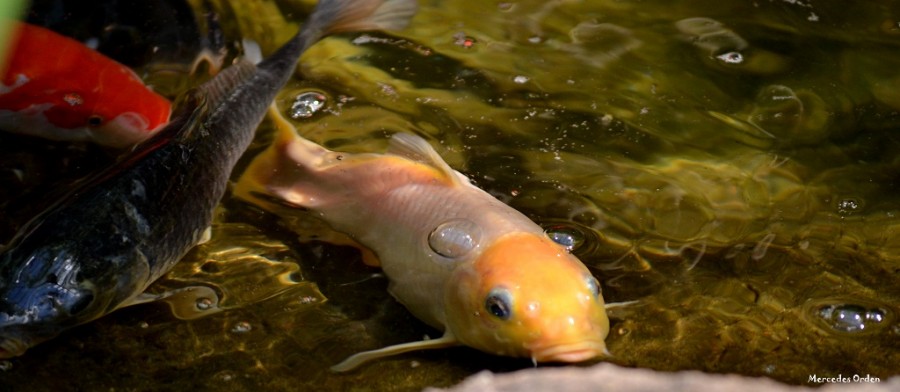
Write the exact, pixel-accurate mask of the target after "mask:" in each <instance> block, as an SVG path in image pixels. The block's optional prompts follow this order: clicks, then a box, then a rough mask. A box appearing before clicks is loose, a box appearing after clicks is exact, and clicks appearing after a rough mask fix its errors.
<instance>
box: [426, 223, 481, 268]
mask: <svg viewBox="0 0 900 392" xmlns="http://www.w3.org/2000/svg"><path fill="white" fill-rule="evenodd" d="M480 239H481V228H480V227H478V225H477V224H475V222H472V221H470V220H467V219H453V220H450V221H447V222H444V223H441V224H440V225H438V226H437V227H436V228H435V229H434V230H432V231H431V234H429V235H428V246H429V247H431V250H433V251H434V252H435V253H437V254H439V255H441V256H444V257H447V258H451V259H452V258H457V257H461V256H463V255H465V254H466V253H469V252H470V251H472V249H475V248H476V247H477V246H478V241H479V240H480Z"/></svg>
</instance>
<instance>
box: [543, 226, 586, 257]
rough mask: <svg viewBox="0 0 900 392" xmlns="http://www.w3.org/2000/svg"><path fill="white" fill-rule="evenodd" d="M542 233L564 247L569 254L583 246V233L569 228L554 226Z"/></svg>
mask: <svg viewBox="0 0 900 392" xmlns="http://www.w3.org/2000/svg"><path fill="white" fill-rule="evenodd" d="M544 232H545V233H547V237H550V239H551V240H553V242H555V243H557V244H560V245H562V246H564V247H565V248H566V250H568V251H570V252H571V251H573V250H575V249H578V248H580V247H581V246H582V245H584V241H585V239H584V233H582V232H581V231H580V230H578V229H576V228H574V227H571V226H565V225H554V226H550V227H548V228H547V229H546V230H544Z"/></svg>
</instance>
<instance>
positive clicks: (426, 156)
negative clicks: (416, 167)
mask: <svg viewBox="0 0 900 392" xmlns="http://www.w3.org/2000/svg"><path fill="white" fill-rule="evenodd" d="M387 153H388V154H392V155H397V156H401V157H404V158H407V159H410V160H412V161H415V162H419V163H422V164H425V165H428V166H431V167H433V168H435V169H437V171H439V172H440V173H441V174H443V175H444V176H445V177H446V178H447V180H448V181H450V182H451V183H453V184H455V185H464V183H463V181H464V179H465V177H463V176H462V175H461V174H459V173H457V172H456V170H453V168H451V167H450V165H448V164H447V162H444V159H443V158H441V156H440V155H439V154H438V153H437V151H435V150H434V148H433V147H431V145H430V144H428V142H426V141H425V139H422V138H421V137H419V136H418V135H414V134H411V133H395V134H394V135H392V136H391V140H390V143H389V144H388V149H387Z"/></svg>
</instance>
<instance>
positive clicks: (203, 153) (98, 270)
mask: <svg viewBox="0 0 900 392" xmlns="http://www.w3.org/2000/svg"><path fill="white" fill-rule="evenodd" d="M415 10H416V3H415V1H414V0H357V1H353V0H322V1H320V2H319V4H318V5H317V6H316V10H315V11H314V12H313V14H312V15H311V16H310V19H309V21H308V22H307V23H306V24H305V25H304V27H303V29H302V30H301V32H300V33H298V34H297V35H296V36H295V37H294V38H292V39H291V40H290V41H289V42H288V43H286V44H285V45H284V46H283V47H281V48H280V49H279V50H278V51H276V52H275V53H274V54H272V55H271V56H270V57H269V58H268V59H266V60H264V61H262V62H261V63H259V64H258V65H254V64H251V63H249V62H246V61H242V62H239V63H238V64H235V65H233V66H231V67H229V68H227V69H226V70H224V71H223V72H222V73H220V74H219V75H218V76H216V77H215V78H214V79H213V80H211V81H210V82H209V83H206V84H204V85H203V86H201V87H199V88H198V89H197V90H195V91H194V92H192V93H189V94H187V95H186V97H185V99H183V100H182V101H181V104H180V106H179V109H178V110H177V111H176V114H175V115H174V116H173V120H172V122H171V123H170V124H169V125H168V126H166V128H165V129H164V130H162V131H160V132H159V134H158V135H156V136H155V137H153V138H152V139H150V140H148V141H147V142H145V143H143V144H141V145H140V146H138V147H137V148H136V149H135V151H134V152H133V153H132V154H130V156H129V157H127V158H126V159H125V160H123V161H122V162H120V163H119V164H117V165H115V166H114V167H112V168H110V169H109V170H107V171H105V172H103V173H100V174H99V175H98V176H97V177H96V178H94V179H93V180H91V181H89V182H87V183H85V184H84V185H82V186H80V187H78V188H77V189H76V190H74V191H73V192H72V193H71V194H70V195H69V196H68V197H67V198H65V199H64V200H61V201H60V202H58V203H57V204H55V205H54V206H52V207H51V208H50V209H48V210H47V211H45V212H43V213H41V214H40V215H38V216H37V217H35V218H34V219H33V220H32V221H31V222H29V223H28V224H27V225H26V226H25V227H24V228H23V229H22V230H21V231H20V232H19V233H18V234H17V235H16V237H15V238H13V240H12V241H11V242H10V244H8V245H7V246H6V247H5V248H4V249H3V252H2V254H0V358H6V357H13V356H18V355H21V354H23V353H24V352H25V350H26V349H28V348H29V347H31V346H33V345H35V344H37V343H40V342H41V341H44V340H47V339H49V338H52V337H54V336H56V335H57V334H59V333H60V332H62V331H64V330H66V329H68V328H71V327H73V326H76V325H79V324H82V323H85V322H88V321H91V320H93V319H96V318H98V317H100V316H103V315H105V314H107V313H109V312H111V311H113V310H115V309H117V308H120V307H122V306H127V305H129V304H133V303H140V302H142V301H144V300H145V299H146V297H142V293H143V292H144V290H145V289H146V288H147V286H148V285H150V283H152V282H153V281H154V280H156V279H158V278H159V277H160V276H162V275H163V274H165V273H166V272H167V271H168V270H169V269H171V268H172V266H174V265H175V263H177V262H178V260H179V259H181V258H182V257H183V256H184V255H185V254H186V253H187V252H188V250H190V249H191V248H192V247H193V246H195V245H196V244H197V243H198V242H199V241H200V240H201V239H202V237H203V235H204V232H205V231H206V230H207V229H208V227H209V226H210V223H211V221H212V215H213V209H214V208H215V206H216V204H218V203H219V200H220V199H221V198H222V195H223V193H224V192H225V188H226V185H227V182H228V178H229V176H230V174H231V170H232V168H233V167H234V165H235V162H236V161H237V160H238V158H239V157H240V156H241V154H242V153H243V152H244V150H245V149H246V148H247V146H248V144H249V143H250V141H251V140H252V138H253V134H254V131H255V129H256V127H257V126H258V125H259V123H260V122H261V121H262V118H263V116H264V115H265V113H266V110H267V108H268V106H269V105H270V104H271V102H272V101H273V99H274V98H275V95H276V94H277V92H278V90H279V89H281V87H282V86H283V85H284V84H285V83H286V82H287V80H288V78H290V76H291V74H292V73H293V71H294V68H295V66H296V62H297V59H298V58H299V57H300V55H301V54H302V53H303V51H304V50H306V48H307V47H309V46H310V45H312V44H313V43H315V42H316V41H317V40H318V39H319V38H321V37H323V36H324V35H327V34H331V33H335V32H341V31H349V30H367V29H394V28H401V27H403V26H404V25H405V24H406V23H407V22H408V20H409V18H410V17H412V15H413V14H414V13H415Z"/></svg>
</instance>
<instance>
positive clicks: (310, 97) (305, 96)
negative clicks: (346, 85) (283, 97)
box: [291, 91, 328, 120]
mask: <svg viewBox="0 0 900 392" xmlns="http://www.w3.org/2000/svg"><path fill="white" fill-rule="evenodd" d="M327 101H328V98H327V97H325V95H324V94H322V93H319V92H315V91H307V92H305V93H301V94H299V95H297V97H296V98H294V103H293V104H291V118H293V119H295V120H297V119H301V118H309V117H312V115H313V114H316V112H318V111H319V109H322V107H324V106H325V103H326V102H327Z"/></svg>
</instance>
